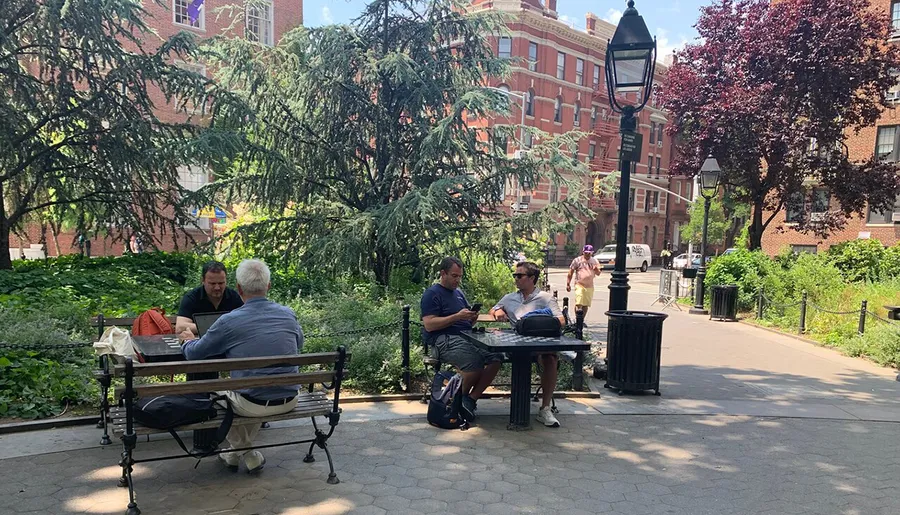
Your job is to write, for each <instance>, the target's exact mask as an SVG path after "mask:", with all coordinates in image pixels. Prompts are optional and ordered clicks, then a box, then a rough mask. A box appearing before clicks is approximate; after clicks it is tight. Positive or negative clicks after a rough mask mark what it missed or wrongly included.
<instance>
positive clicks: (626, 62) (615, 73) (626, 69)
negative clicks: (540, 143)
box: [606, 0, 656, 311]
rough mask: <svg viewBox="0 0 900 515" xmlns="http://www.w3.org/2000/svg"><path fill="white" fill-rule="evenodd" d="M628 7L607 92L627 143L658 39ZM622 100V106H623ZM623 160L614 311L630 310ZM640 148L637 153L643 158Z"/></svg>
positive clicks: (612, 48) (627, 183) (612, 47)
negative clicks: (628, 99)
mask: <svg viewBox="0 0 900 515" xmlns="http://www.w3.org/2000/svg"><path fill="white" fill-rule="evenodd" d="M627 5H628V7H627V9H625V12H623V13H622V19H621V20H619V24H618V25H617V26H616V32H615V33H614V34H613V37H612V39H611V40H609V41H607V44H606V88H607V92H608V93H609V106H610V108H612V110H613V112H616V113H619V114H620V115H621V117H620V122H619V134H621V135H622V139H623V142H624V140H625V138H626V136H628V137H636V136H635V132H636V129H637V119H636V118H635V114H637V113H638V112H639V111H640V110H641V109H643V108H644V106H645V105H646V104H647V101H648V100H649V99H650V93H651V92H652V89H653V74H654V72H655V70H656V38H654V37H652V36H651V35H650V31H649V30H647V24H646V23H644V18H643V17H642V16H641V15H640V14H638V12H637V9H635V8H634V0H628V4H627ZM623 93H636V101H635V103H625V99H624V97H619V98H617V97H616V95H617V94H619V95H621V94H623ZM620 100H621V101H622V103H620ZM624 147H625V145H622V151H621V153H620V156H619V170H620V172H619V173H620V182H619V206H618V217H617V226H616V259H615V265H614V270H613V272H612V278H611V279H610V283H609V309H610V311H625V310H627V309H628V290H629V289H630V288H631V287H630V286H628V272H626V271H625V249H626V245H627V244H628V243H629V242H628V241H627V239H628V209H629V202H628V199H629V191H630V190H631V177H630V176H631V173H630V172H631V166H632V165H631V163H632V156H631V155H630V154H626V153H625V151H624ZM640 150H641V149H640V148H637V151H636V152H635V153H636V154H637V155H640Z"/></svg>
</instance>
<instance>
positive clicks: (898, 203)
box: [866, 195, 900, 224]
mask: <svg viewBox="0 0 900 515" xmlns="http://www.w3.org/2000/svg"><path fill="white" fill-rule="evenodd" d="M894 213H900V195H898V196H897V198H896V199H895V200H894V207H893V209H892V208H890V207H888V208H887V209H885V210H884V211H872V210H871V209H869V212H868V215H867V216H866V223H869V224H890V223H894V221H893V218H894Z"/></svg>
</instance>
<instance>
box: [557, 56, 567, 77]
mask: <svg viewBox="0 0 900 515" xmlns="http://www.w3.org/2000/svg"><path fill="white" fill-rule="evenodd" d="M556 78H557V79H559V80H566V53H565V52H559V51H557V52H556Z"/></svg>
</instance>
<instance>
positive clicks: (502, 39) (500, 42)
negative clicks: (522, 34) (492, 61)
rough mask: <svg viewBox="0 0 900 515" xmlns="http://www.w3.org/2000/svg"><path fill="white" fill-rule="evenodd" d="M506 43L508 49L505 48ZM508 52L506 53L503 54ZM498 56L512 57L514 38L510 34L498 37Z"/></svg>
mask: <svg viewBox="0 0 900 515" xmlns="http://www.w3.org/2000/svg"><path fill="white" fill-rule="evenodd" d="M504 43H506V51H505V52H504V50H503V44H504ZM503 54H506V55H503ZM497 57H502V58H505V59H509V58H511V57H512V38H511V37H509V36H500V37H499V38H498V39H497Z"/></svg>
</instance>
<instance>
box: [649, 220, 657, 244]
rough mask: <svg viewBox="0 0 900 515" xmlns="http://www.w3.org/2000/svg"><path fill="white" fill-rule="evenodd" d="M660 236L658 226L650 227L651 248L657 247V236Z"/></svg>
mask: <svg viewBox="0 0 900 515" xmlns="http://www.w3.org/2000/svg"><path fill="white" fill-rule="evenodd" d="M657 236H658V234H657V230H656V226H655V225H654V226H653V228H652V229H650V248H653V247H656V237H657Z"/></svg>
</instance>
